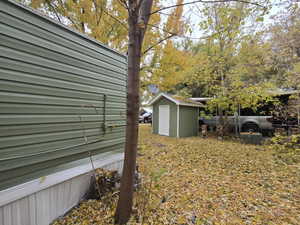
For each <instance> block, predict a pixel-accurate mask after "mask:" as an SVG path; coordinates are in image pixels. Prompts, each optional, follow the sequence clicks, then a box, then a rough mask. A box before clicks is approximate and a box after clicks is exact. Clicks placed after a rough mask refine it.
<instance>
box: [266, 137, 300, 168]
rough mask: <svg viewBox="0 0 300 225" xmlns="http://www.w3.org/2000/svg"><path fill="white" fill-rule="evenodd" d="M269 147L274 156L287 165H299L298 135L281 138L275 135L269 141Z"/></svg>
mask: <svg viewBox="0 0 300 225" xmlns="http://www.w3.org/2000/svg"><path fill="white" fill-rule="evenodd" d="M269 144H270V145H269V147H270V148H271V149H273V150H275V152H274V156H275V157H276V158H277V159H279V160H281V161H283V162H285V163H287V164H295V163H300V135H299V134H297V135H291V136H281V135H276V136H275V137H273V138H272V139H271V140H270V143H269Z"/></svg>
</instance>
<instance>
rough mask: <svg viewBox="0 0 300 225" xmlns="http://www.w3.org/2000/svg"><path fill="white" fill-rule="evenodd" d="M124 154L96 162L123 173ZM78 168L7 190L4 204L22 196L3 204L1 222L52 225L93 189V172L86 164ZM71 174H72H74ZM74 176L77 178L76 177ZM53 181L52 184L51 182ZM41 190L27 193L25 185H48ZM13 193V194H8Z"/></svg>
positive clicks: (97, 164) (23, 224) (0, 208)
mask: <svg viewBox="0 0 300 225" xmlns="http://www.w3.org/2000/svg"><path fill="white" fill-rule="evenodd" d="M122 158H123V154H105V153H104V154H103V155H101V157H99V159H98V160H97V159H96V158H95V160H94V165H95V166H97V167H102V168H105V169H110V170H118V171H119V172H121V170H122V167H123V159H122ZM78 165H79V166H78V167H76V170H77V171H80V172H79V173H77V174H76V173H74V171H73V170H72V169H69V170H65V171H60V172H58V173H55V174H51V175H50V176H47V177H46V178H44V179H42V180H41V179H38V180H33V181H31V182H29V183H26V184H22V185H19V186H17V187H14V189H13V190H6V191H5V192H6V196H5V199H3V198H1V199H0V205H1V204H3V203H5V201H7V200H8V198H9V197H11V198H14V197H16V195H19V197H21V198H18V199H17V200H15V201H12V202H9V203H7V204H4V205H2V206H0V225H49V224H50V223H51V222H53V220H55V219H56V218H57V217H59V216H61V215H63V214H65V213H66V212H68V211H69V210H70V209H71V208H72V207H74V206H76V205H77V204H78V202H79V201H80V200H82V199H84V198H85V196H86V193H87V192H88V190H89V185H90V182H91V176H92V172H84V173H82V171H86V170H89V168H88V167H87V165H84V164H82V163H80V164H78ZM62 176H67V177H69V178H70V179H67V180H65V181H63V182H59V183H57V184H54V185H51V184H50V183H49V182H52V181H53V178H54V177H60V178H61V177H62ZM70 176H71V177H70ZM72 176H73V177H72ZM49 184H50V185H49ZM47 185H48V187H46V188H43V189H42V190H40V191H37V192H34V191H33V192H32V193H31V194H28V193H27V194H26V193H25V194H24V195H23V196H21V195H22V194H23V193H24V187H25V186H29V187H30V189H31V190H32V189H36V188H38V186H44V187H45V186H47ZM7 195H11V196H7Z"/></svg>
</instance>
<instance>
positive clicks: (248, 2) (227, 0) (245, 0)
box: [150, 0, 265, 15]
mask: <svg viewBox="0 0 300 225" xmlns="http://www.w3.org/2000/svg"><path fill="white" fill-rule="evenodd" d="M226 2H241V3H245V4H250V5H255V6H259V7H262V8H265V6H263V5H261V4H259V3H257V2H251V1H247V0H215V1H204V0H197V1H192V2H186V3H182V4H177V5H171V6H166V7H163V8H160V9H157V10H155V11H153V12H151V13H150V15H152V14H155V13H158V12H160V11H163V10H166V9H171V8H175V7H178V6H184V5H191V4H195V3H226Z"/></svg>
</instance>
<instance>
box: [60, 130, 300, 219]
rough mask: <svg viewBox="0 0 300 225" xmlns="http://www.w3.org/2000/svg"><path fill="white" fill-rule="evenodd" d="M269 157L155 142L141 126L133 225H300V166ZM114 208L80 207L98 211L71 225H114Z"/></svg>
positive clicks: (196, 141)
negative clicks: (140, 182) (140, 177)
mask: <svg viewBox="0 0 300 225" xmlns="http://www.w3.org/2000/svg"><path fill="white" fill-rule="evenodd" d="M272 154H273V152H272V151H271V150H267V149H266V147H263V146H259V147H257V146H253V145H244V144H240V143H235V142H232V141H221V140H217V139H215V138H207V139H202V138H199V137H193V138H181V139H176V138H170V137H162V136H158V135H153V134H151V129H150V127H149V126H147V125H142V126H140V140H139V156H138V163H139V168H140V171H141V173H142V174H143V181H144V182H145V184H144V186H143V188H142V191H139V192H138V193H137V198H136V199H137V201H138V203H137V208H136V209H135V214H136V216H135V217H133V218H132V220H131V223H130V224H141V222H142V221H143V224H155V225H156V224H203V225H204V224H206V225H209V224H215V225H218V224H226V225H230V224H237V225H239V224H259V225H263V224H266V225H271V224H276V225H284V224H295V225H296V224H300V167H299V164H298V165H297V164H296V165H285V164H278V163H277V162H276V160H275V159H274V157H273V155H272ZM148 198H149V201H148V204H143V201H145V200H147V199H148ZM115 202H116V197H114V198H113V200H112V201H110V205H109V206H107V205H106V206H105V207H106V210H102V211H101V213H100V215H99V213H97V212H98V209H103V203H102V205H99V204H100V203H99V202H97V201H90V202H88V203H83V204H82V205H83V206H82V207H83V208H84V207H85V210H86V208H87V206H86V205H87V204H90V205H91V206H90V208H93V207H96V209H95V210H92V211H91V212H86V211H85V212H84V213H81V212H83V210H80V208H79V209H76V210H77V211H76V210H75V211H73V213H74V212H75V214H76V215H77V216H78V214H79V215H80V214H83V215H81V216H82V217H83V219H82V220H84V221H85V223H74V224H110V222H109V221H111V217H112V215H113V211H114V207H115ZM71 214H72V213H71ZM94 214H96V215H97V216H96V215H94ZM89 215H91V217H89ZM96 217H97V218H98V219H94V218H96ZM142 217H144V218H142ZM71 218H72V216H71ZM73 218H74V216H73ZM66 219H68V218H66ZM69 219H70V218H69ZM82 220H81V221H82ZM65 221H66V220H65ZM71 221H72V219H71ZM136 221H139V222H136ZM56 224H72V223H71V222H69V223H63V222H61V223H56Z"/></svg>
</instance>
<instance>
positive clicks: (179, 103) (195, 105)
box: [149, 93, 204, 107]
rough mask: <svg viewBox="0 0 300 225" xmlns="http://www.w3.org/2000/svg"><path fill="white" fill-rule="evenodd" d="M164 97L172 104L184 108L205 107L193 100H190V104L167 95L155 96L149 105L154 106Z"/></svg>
mask: <svg viewBox="0 0 300 225" xmlns="http://www.w3.org/2000/svg"><path fill="white" fill-rule="evenodd" d="M162 97H164V98H166V99H168V100H169V101H171V102H174V103H175V104H176V105H182V106H191V107H204V106H203V104H201V103H200V102H194V101H192V100H189V101H188V102H186V101H183V100H178V99H175V98H174V97H172V96H170V95H167V94H165V93H160V94H159V95H157V96H155V97H154V98H153V99H152V100H151V101H150V102H149V105H153V104H154V103H155V102H157V101H158V100H159V99H161V98H162Z"/></svg>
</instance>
